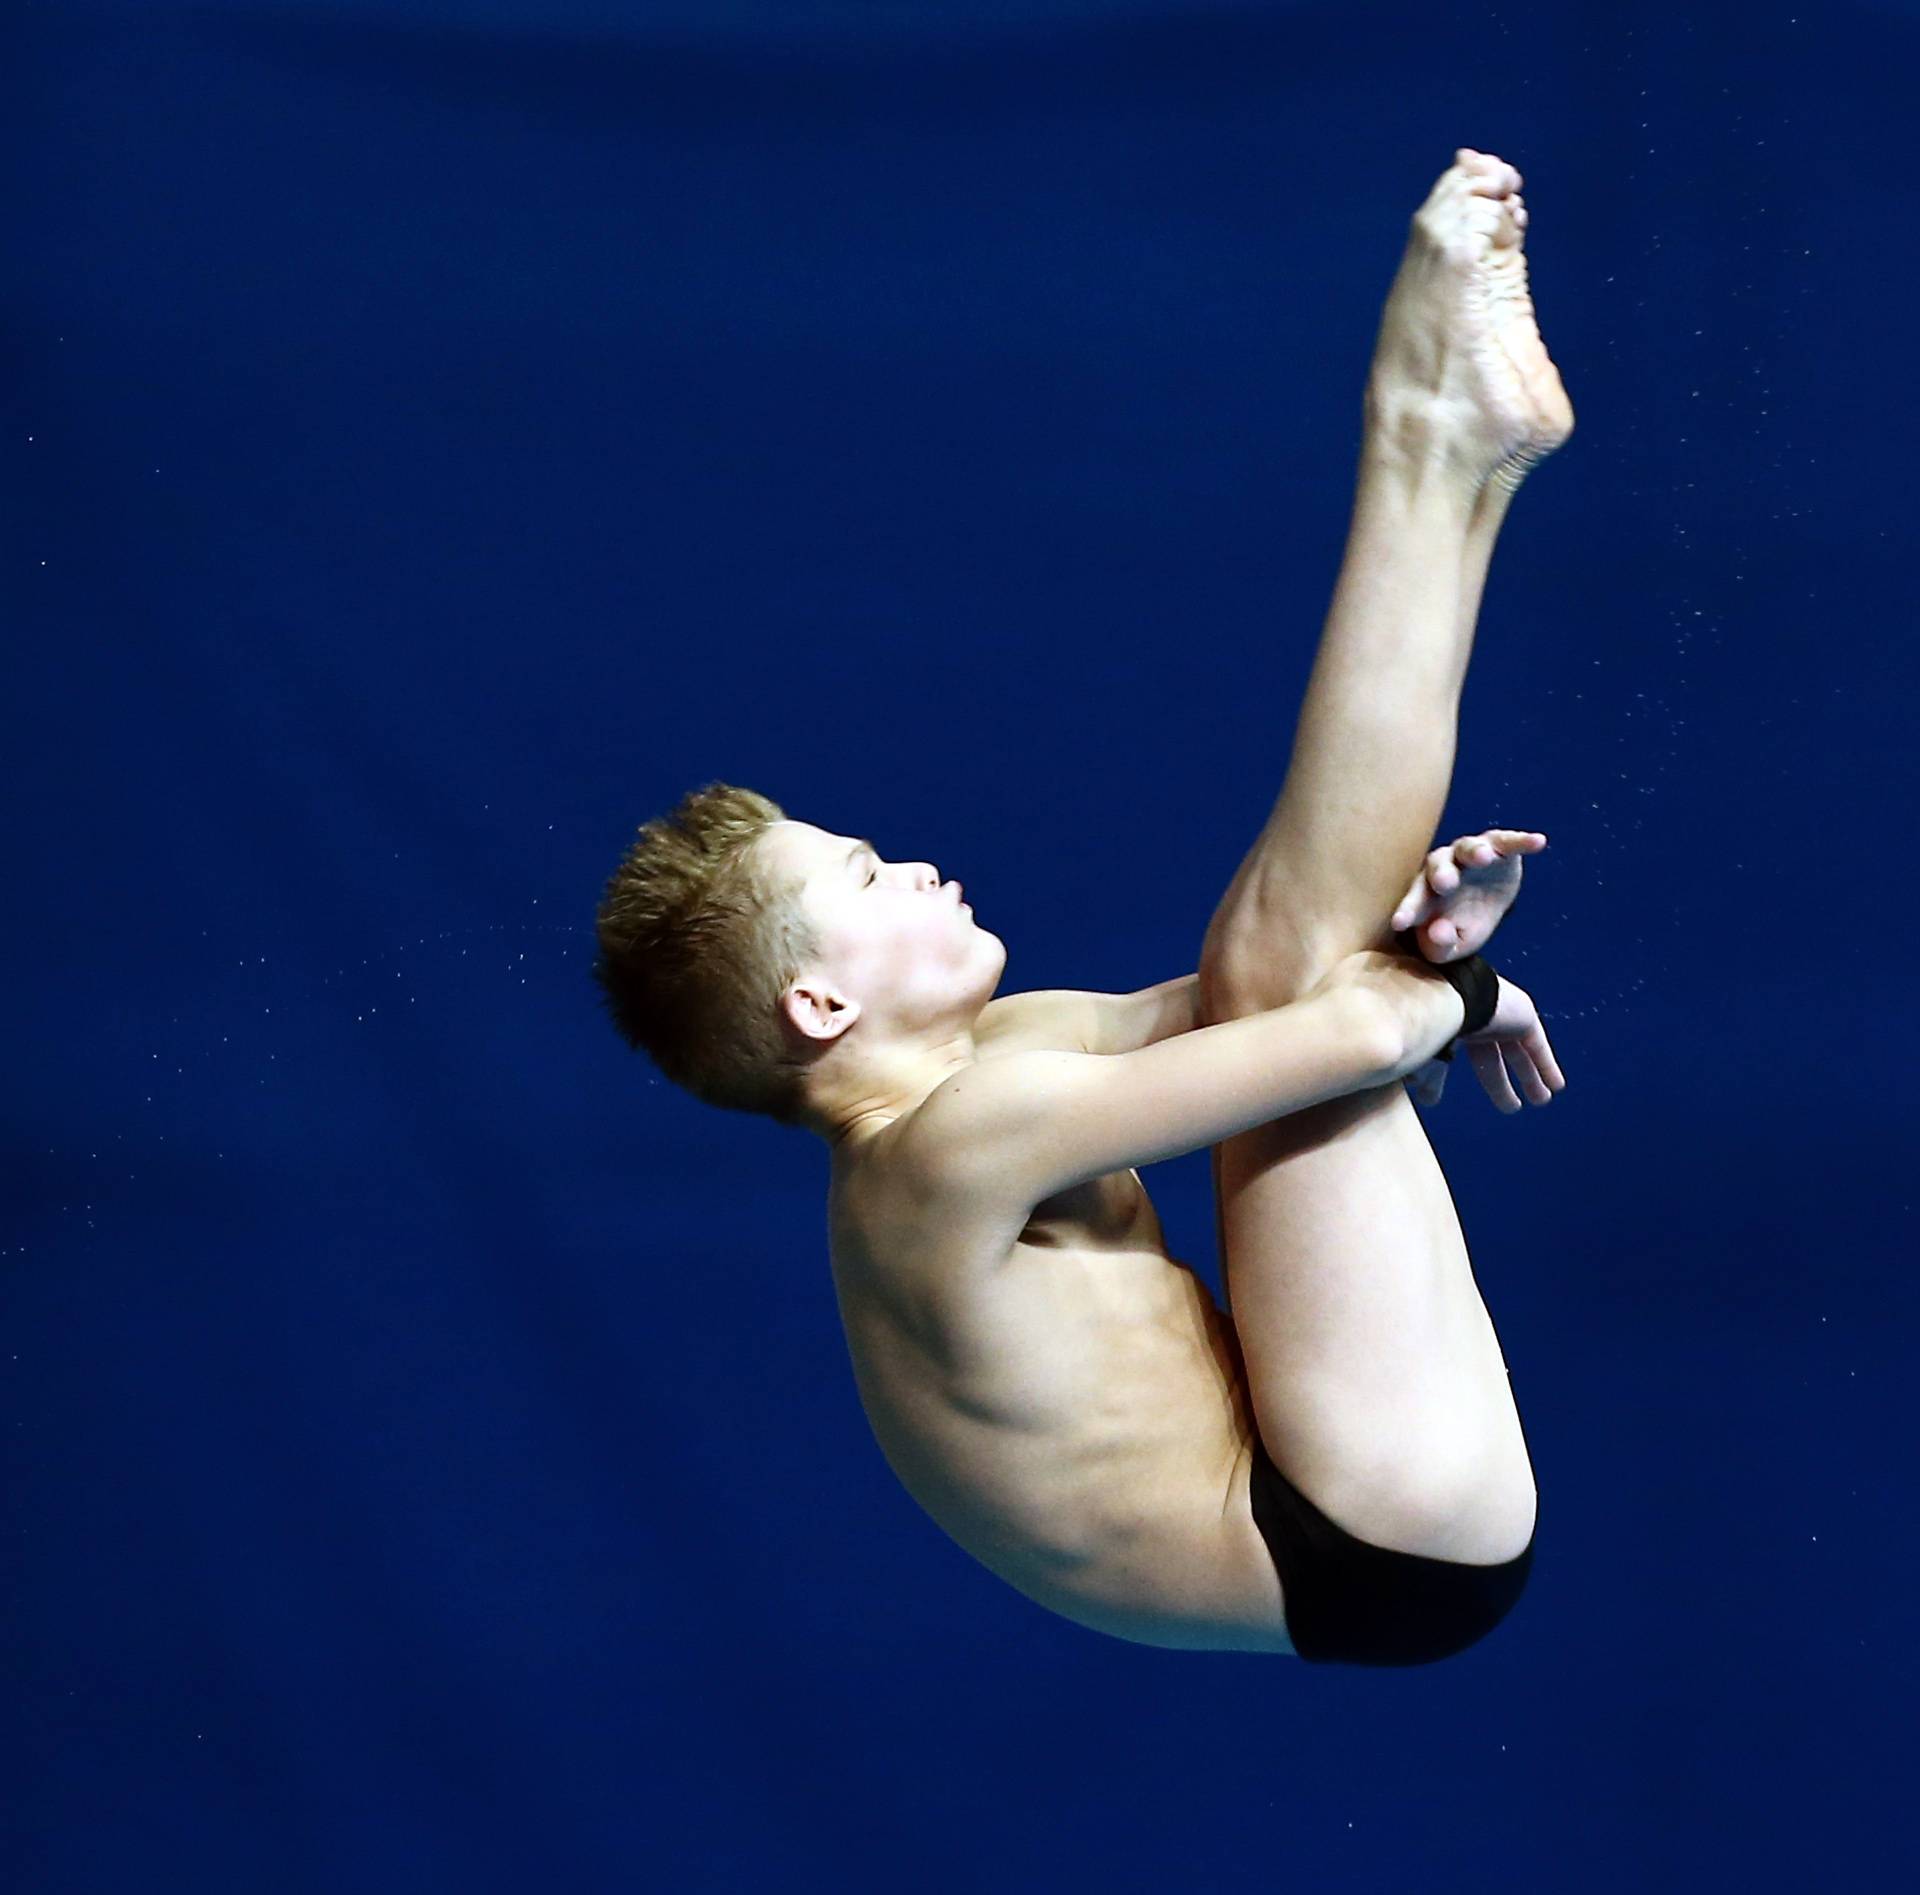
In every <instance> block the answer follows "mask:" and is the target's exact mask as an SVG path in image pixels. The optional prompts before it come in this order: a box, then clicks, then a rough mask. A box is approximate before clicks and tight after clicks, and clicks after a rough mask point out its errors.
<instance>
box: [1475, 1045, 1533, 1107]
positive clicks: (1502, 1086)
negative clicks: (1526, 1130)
mask: <svg viewBox="0 0 1920 1895" xmlns="http://www.w3.org/2000/svg"><path fill="white" fill-rule="evenodd" d="M1467 1052H1468V1054H1469V1056H1470V1057H1471V1058H1472V1060H1473V1070H1474V1073H1475V1075H1476V1076H1477V1077H1478V1079H1479V1081H1480V1084H1481V1085H1482V1086H1483V1087H1484V1088H1485V1090H1486V1094H1487V1097H1488V1098H1489V1099H1491V1100H1492V1101H1493V1102H1494V1104H1495V1105H1496V1106H1498V1107H1499V1109H1500V1110H1501V1111H1502V1112H1518V1111H1519V1110H1520V1095H1519V1094H1518V1093H1517V1092H1515V1091H1514V1089H1513V1085H1512V1082H1511V1081H1510V1080H1509V1079H1508V1078H1507V1068H1506V1062H1505V1061H1504V1060H1502V1059H1501V1057H1500V1047H1499V1043H1498V1042H1497V1041H1494V1040H1478V1041H1472V1040H1470V1041H1468V1043H1467Z"/></svg>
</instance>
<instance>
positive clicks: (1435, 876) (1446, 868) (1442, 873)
mask: <svg viewBox="0 0 1920 1895" xmlns="http://www.w3.org/2000/svg"><path fill="white" fill-rule="evenodd" d="M1427 881H1428V884H1429V885H1430V886H1431V887H1432V889H1433V892H1434V893H1435V894H1436V895H1446V894H1450V893H1451V892H1452V891H1453V890H1454V889H1456V888H1458V887H1459V886H1460V871H1459V870H1458V869H1457V868H1455V867H1454V865H1453V851H1452V850H1451V849H1435V850H1434V851H1433V853H1432V854H1431V855H1429V856H1428V857H1427Z"/></svg>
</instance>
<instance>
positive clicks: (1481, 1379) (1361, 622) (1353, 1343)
mask: <svg viewBox="0 0 1920 1895" xmlns="http://www.w3.org/2000/svg"><path fill="white" fill-rule="evenodd" d="M1489 167H1491V169H1490V168H1489ZM1463 180H1464V182H1463ZM1517 182H1518V179H1517V174H1514V173H1512V172H1511V168H1510V167H1506V166H1502V165H1500V164H1499V161H1497V160H1482V161H1479V162H1478V163H1477V164H1476V163H1468V164H1464V165H1462V166H1458V167H1456V170H1455V172H1451V173H1449V174H1448V178H1446V179H1443V180H1442V183H1441V185H1440V186H1438V187H1436V191H1435V194H1434V197H1433V198H1432V199H1430V200H1429V204H1428V207H1427V209H1426V211H1423V213H1422V215H1423V217H1425V216H1427V214H1428V212H1433V213H1434V218H1433V224H1434V227H1435V228H1440V229H1441V237H1442V238H1443V239H1444V237H1445V231H1444V228H1441V227H1443V226H1445V224H1446V220H1447V219H1448V218H1454V219H1456V221H1457V220H1459V219H1461V218H1470V219H1480V218H1481V211H1480V210H1479V209H1476V208H1473V207H1471V206H1463V200H1464V199H1466V198H1469V197H1474V198H1480V197H1484V198H1490V199H1492V200H1493V208H1494V210H1496V211H1498V209H1499V204H1500V200H1502V199H1509V198H1513V197H1515V196H1516V192H1517ZM1449 191H1451V192H1452V193H1453V195H1452V197H1451V198H1448V197H1447V196H1446V193H1447V192H1449ZM1436 205H1438V210H1437V211H1436V210H1435V206H1436ZM1514 222H1515V220H1514V218H1513V216H1512V213H1511V210H1510V209H1509V210H1508V211H1507V212H1506V213H1504V214H1503V219H1502V221H1501V222H1500V224H1499V225H1498V227H1497V232H1496V234H1504V235H1505V236H1506V237H1507V238H1508V239H1509V240H1511V241H1517V239H1516V238H1514V236H1513V231H1514ZM1419 223H1420V220H1416V241H1415V244H1414V245H1413V246H1412V247H1410V250H1409V257H1408V260H1407V262H1406V263H1404V264H1403V266H1402V271H1401V275H1400V277H1399V278H1398V279H1396V284H1395V291H1394V295H1393V297H1391V298H1390V299H1389V304H1388V310H1387V316H1386V320H1385V322H1384V323H1383V327H1382V335H1381V342H1380V347H1379V349H1378V351H1377V352H1376V363H1375V370H1374V378H1373V381H1372V382H1371V383H1370V387H1369V401H1368V428H1367V434H1366V439H1365V443H1364V445H1363V449H1362V455H1361V469H1360V481H1359V492H1358V495H1357V499H1356V504H1355V510H1354V520H1353V527H1352V531H1351V534H1350V536H1349V539H1348V543H1347V549H1346V556H1345V561H1344V564H1343V566H1342V569H1341V573H1340V578H1339V582H1338V585H1337V587H1336V589H1335V594H1334V600H1333V605H1332V609H1331V611H1330V613H1329V616H1328V620H1327V624H1326V629H1325V631H1324V633H1323V635H1322V640H1321V645H1320V649H1319V653H1318V655H1317V657H1316V660H1315V664H1314V668H1313V672H1312V675H1311V677H1310V680H1309V683H1308V689H1307V696H1306V701H1305V703H1304V705H1303V707H1302V710H1301V714H1300V719H1299V724H1298V728H1297V732H1296V737H1295V743H1294V749H1293V754H1292V757H1291V760H1290V762H1289V766H1288V770H1287V776H1286V780H1285V783H1284V785H1283V787H1282V790H1281V793H1280V797H1279V800H1278V801H1277V803H1276V804H1275V806H1274V809H1273V812H1272V814H1271V816H1270V817H1269V818H1268V820H1267V823H1266V825H1265V826H1264V828H1263V829H1262V831H1261V833H1260V835H1259V837H1258V838H1257V839H1256V841H1255V844H1254V846H1253V848H1252V850H1251V851H1250V852H1249V853H1248V855H1247V857H1246V859H1245V861H1244V862H1243V863H1242V864H1241V866H1240V869H1239V871H1238V873H1237V874H1236V875H1235V877H1234V880H1233V883H1232V885H1231V887H1230V888H1229V890H1228V892H1227V895H1226V897H1225V898H1224V899H1223V901H1222V902H1221V904H1220V908H1219V910H1218V912H1217V913H1216V914H1215V916H1214V919H1213V922H1212V924H1211V926H1210V927H1209V929H1208V934H1207V940H1206V945H1205V949H1204V951H1203V955H1202V961H1201V968H1200V993H1201V1004H1202V1009H1203V1017H1204V1018H1206V1019H1208V1020H1216V1019H1226V1018H1231V1017H1234V1016H1236V1015H1238V1014H1241V1013H1245V1012H1248V1011H1252V1010H1255V1009H1259V1008H1266V1007H1273V1006H1281V1005H1285V1004H1286V1003H1287V1002H1288V1001H1290V1000H1293V999H1296V998H1297V997H1298V996H1299V995H1300V994H1301V993H1302V992H1304V991H1305V990H1306V989H1307V988H1309V987H1311V986H1312V985H1313V984H1314V983H1315V982H1316V981H1317V980H1318V979H1319V978H1320V976H1321V974H1322V973H1324V972H1325V971H1326V969H1327V968H1328V967H1329V966H1331V965H1332V963H1333V962H1334V961H1336V960H1338V959H1339V958H1340V957H1342V956H1343V955H1346V954H1349V953H1351V952H1353V951H1354V950H1355V949H1357V948H1361V947H1384V946H1386V945H1387V928H1388V917H1389V916H1390V915H1391V913H1392V909H1393V905H1394V903H1395V901H1396V900H1397V899H1398V898H1399V896H1400V895H1401V894H1402V893H1404V891H1405V889H1406V885H1407V883H1408V881H1409V879H1410V878H1411V876H1412V875H1413V872H1414V870H1415V869H1416V868H1417V866H1418V865H1419V862H1420V860H1421V858H1422V856H1423V855H1424V854H1425V852H1426V850H1427V849H1428V847H1430V846H1431V842H1432V838H1433V835H1434V832H1435V829H1436V827H1437V825H1438V823H1439V820H1440V817H1441V814H1442V811H1443V808H1444V805H1445V802H1446V796H1447V789H1448V785H1449V782H1450V779H1451V775H1452V769H1453V757H1454V747H1455V738H1456V727H1457V722H1458V713H1459V702H1460V692H1461V687H1462V684H1463V681H1464V678H1465V674H1466V668H1467V660H1468V657H1469V655H1470V652H1471V646H1472V640H1473V631H1474V624H1475V620H1476V617H1477V613H1478V607H1479V601H1480V595H1481V589H1482V587H1483V586H1484V583H1485V578H1486V572H1487V565H1488V561H1489V559H1490V557H1491V551H1492V545H1493V541H1494V538H1495V537H1496V536H1497V534H1498V531H1499V527H1500V523H1501V520H1502V518H1503V516H1504V512H1505V508H1506V505H1507V502H1508V500H1509V499H1510V497H1511V492H1512V487H1513V485H1514V479H1513V477H1512V469H1513V467H1514V465H1516V464H1519V465H1524V464H1525V462H1526V461H1527V460H1530V459H1534V458H1538V456H1539V454H1540V453H1542V452H1544V451H1546V447H1547V446H1550V445H1553V444H1554V443H1553V442H1552V440H1551V439H1549V438H1548V437H1550V436H1551V434H1552V433H1553V431H1554V428H1555V427H1557V426H1558V425H1559V424H1558V422H1557V420H1556V418H1555V417H1554V416H1552V415H1549V416H1547V417H1546V418H1545V419H1544V420H1541V419H1540V418H1539V416H1538V414H1537V412H1536V416H1535V424H1536V425H1534V427H1533V431H1532V433H1531V434H1528V433H1527V432H1526V430H1525V429H1521V430H1519V432H1518V434H1516V433H1515V427H1514V424H1513V422H1512V420H1511V418H1510V417H1503V416H1501V415H1499V414H1493V415H1492V417H1491V418H1489V413H1488V411H1489V410H1490V409H1492V408H1495V407H1497V405H1498V404H1497V403H1495V402H1494V401H1493V400H1492V398H1491V397H1488V396H1486V395H1485V394H1484V391H1482V392H1480V393H1478V394H1476V393H1475V390H1474V388H1473V387H1464V388H1463V386H1462V385H1461V384H1459V383H1457V382H1447V383H1446V385H1445V386H1444V387H1440V386H1439V385H1438V384H1437V383H1436V384H1435V386H1433V387H1427V386H1426V385H1425V384H1422V383H1420V382H1419V380H1418V377H1417V375H1416V374H1415V373H1414V371H1413V370H1412V369H1410V368H1409V367H1408V364H1409V363H1410V362H1413V361H1415V360H1428V361H1441V362H1445V361H1451V360H1456V359H1459V358H1464V357H1468V356H1469V355H1470V354H1471V351H1469V350H1468V349H1466V348H1464V347H1461V348H1437V349H1436V348H1427V349H1426V350H1425V351H1424V354H1423V349H1422V343H1421V336H1422V333H1423V330H1422V325H1425V328H1426V329H1427V330H1431V329H1433V328H1435V327H1436V326H1437V327H1440V328H1445V327H1446V325H1448V324H1453V325H1454V326H1455V327H1456V328H1459V327H1460V326H1462V325H1464V324H1466V323H1468V322H1469V321H1471V320H1473V319H1475V311H1474V310H1473V309H1470V308H1468V307H1467V305H1466V304H1464V303H1460V302H1458V301H1455V302H1449V301H1448V300H1447V298H1448V295H1449V293H1450V284H1449V279H1448V276H1447V271H1448V270H1450V269H1458V270H1469V269H1471V267H1473V266H1472V259H1471V256H1470V254H1469V252H1470V249H1471V246H1461V247H1460V248H1459V249H1457V250H1455V249H1447V248H1444V246H1443V247H1442V251H1441V253H1440V255H1439V260H1438V261H1436V260H1435V244H1436V242H1439V241H1440V240H1438V239H1434V236H1433V230H1431V229H1430V230H1429V231H1428V232H1427V236H1426V238H1424V239H1423V237H1422V234H1421V231H1420V228H1419ZM1474 228H1476V229H1483V224H1482V223H1475V224H1474ZM1423 242H1425V243H1426V244H1427V248H1426V250H1424V251H1423V250H1422V248H1421V245H1422V243H1423ZM1463 309H1464V310H1465V311H1466V313H1465V314H1462V313H1461V311H1462V310H1463ZM1526 320H1527V327H1528V328H1529V329H1530V328H1531V305H1530V304H1528V305H1527V306H1526ZM1428 341H1429V342H1430V341H1431V337H1429V338H1428ZM1535 342H1536V345H1537V336H1536V337H1535ZM1544 362H1545V354H1544V350H1540V351H1539V356H1538V362H1535V363H1533V364H1532V366H1531V367H1530V369H1529V371H1528V373H1529V374H1530V375H1531V376H1532V378H1533V382H1534V384H1536V385H1537V384H1538V383H1539V381H1540V374H1541V371H1540V369H1539V366H1538V364H1539V363H1544ZM1485 372H1486V371H1485V364H1484V361H1478V362H1477V364H1476V367H1475V369H1474V373H1477V374H1480V375H1482V376H1484V374H1485ZM1441 373H1442V371H1441V370H1438V369H1436V370H1434V374H1435V375H1436V376H1438V375H1441ZM1459 373H1462V374H1464V373H1466V371H1459ZM1545 374H1546V375H1547V376H1551V378H1552V388H1553V389H1555V390H1557V389H1558V378H1557V376H1553V375H1552V370H1551V364H1550V363H1547V364H1546V367H1545ZM1423 389H1424V395H1425V397H1430V398H1431V399H1426V398H1423V396H1422V390H1423ZM1558 399H1559V401H1560V403H1561V404H1562V405H1564V401H1565V397H1564V393H1561V394H1560V395H1559V398H1558ZM1463 415H1464V416H1465V417H1466V418H1465V419H1464V420H1463V419H1462V418H1461V417H1462V416H1463ZM1570 428H1571V412H1570V410H1569V411H1568V413H1567V419H1566V422H1565V427H1564V428H1563V429H1561V438H1564V433H1565V432H1566V431H1568V430H1570ZM1476 454H1478V455H1480V456H1482V457H1484V459H1483V464H1482V465H1481V466H1480V467H1479V469H1478V477H1477V478H1476V477H1475V464H1474V463H1475V455H1476ZM1515 456H1518V457H1519V460H1518V461H1517V462H1516V460H1515V458H1514V457H1515ZM1496 476H1497V477H1496ZM1214 1180H1215V1195H1216V1209H1217V1213H1218V1217H1219V1228H1220V1236H1221V1244H1222V1251H1223V1256H1224V1261H1225V1270H1226V1277H1227V1285H1228V1298H1229V1303H1230V1307H1231V1311H1232V1315H1233V1319H1234V1323H1235V1326H1236V1329H1237V1331H1238V1335H1239V1340H1240V1345H1241V1348H1242V1351H1243V1354H1244V1357H1245V1361H1246V1367H1247V1379H1248V1385H1249V1392H1250V1395H1251V1399H1252V1402H1253V1407H1254V1413H1255V1416H1256V1418H1257V1420H1258V1422H1259V1425H1260V1431H1261V1436H1262V1439H1263V1441H1264V1442H1265V1444H1266V1448H1267V1452H1268V1453H1269V1454H1270V1455H1271V1456H1272V1458H1273V1460H1274V1461H1275V1463H1276V1464H1277V1465H1278V1466H1279V1467H1280V1468H1281V1470H1282V1471H1283V1472H1284V1473H1285V1474H1286V1475H1287V1477H1288V1478H1289V1479H1290V1480H1291V1481H1293V1482H1294V1483H1295V1484H1296V1485H1297V1486H1298V1487H1299V1488H1300V1489H1301V1490H1302V1491H1303V1492H1304V1493H1306V1494H1307V1495H1308V1496H1309V1497H1310V1498H1311V1499H1312V1500H1313V1501H1314V1502H1315V1503H1316V1504H1317V1505H1318V1506H1319V1507H1320V1508H1321V1509H1322V1511H1324V1512H1325V1513H1326V1514H1327V1515H1328V1516H1329V1517H1330V1518H1331V1519H1333V1520H1334V1521H1336V1522H1337V1523H1338V1524H1339V1525H1341V1526H1343V1527H1345V1528H1346V1529H1347V1530H1348V1531H1349V1532H1350V1533H1353V1534H1355V1535H1357V1536H1359V1537H1360V1538H1362V1539H1365V1540H1369V1541H1371V1542H1373V1543H1374V1544H1376V1545H1379V1546H1384V1547H1388V1548H1391V1549H1393V1550H1395V1551H1399V1552H1409V1553H1419V1554H1425V1555H1427V1556H1429V1557H1432V1558H1438V1559H1450V1560H1461V1561H1466V1562H1469V1563H1475V1564H1492V1563H1496V1562H1498V1561H1501V1560H1505V1559H1508V1558H1511V1557H1512V1556H1513V1555H1514V1554H1516V1553H1518V1552H1519V1551H1520V1550H1521V1548H1522V1547H1524V1546H1525V1544H1526V1542H1527V1540H1528V1538H1529V1537H1530V1535H1531V1532H1532V1526H1533V1515H1534V1489H1533V1478H1532V1469H1531V1467H1530V1465H1529V1462H1528V1457H1527V1451H1526V1444H1525V1440H1524V1438H1523V1436H1522V1433H1521V1429H1520V1423H1519V1418H1518V1416H1517V1414H1516V1412H1515V1410H1514V1405H1513V1400H1512V1396H1511V1393H1510V1391H1509V1389H1508V1385H1507V1375H1506V1368H1505V1364H1504V1361H1503V1359H1502V1356H1501V1352H1500V1347H1499V1342H1498V1339H1497V1338H1496V1336H1495V1334H1494V1330H1493V1325H1492V1322H1491V1320H1490V1319H1489V1317H1488V1315H1487V1311H1486V1306H1485V1304H1484V1303H1483V1302H1482V1300H1481V1298H1480V1294H1479V1291H1478V1288H1477V1286H1476V1285H1475V1282H1474V1278H1473V1272H1472V1268H1471V1266H1470V1263H1469V1260H1468V1256H1467V1250H1466V1244H1465V1241H1464V1239H1463V1237H1462V1235H1461V1230H1460V1224H1459V1219H1458V1217H1457V1216H1456V1215H1455V1212H1454V1208H1453V1202H1452V1198H1451V1195H1450V1194H1449V1192H1448V1190H1447V1185H1446V1180H1445V1178H1444V1177H1443V1175H1442V1174H1441V1171H1440V1167H1439V1164H1438V1161H1437V1160H1436V1159H1435V1157H1434V1153H1433V1150H1432V1147H1431V1145H1430V1144H1429V1143H1428V1141H1427V1137H1426V1133H1425V1130H1424V1129H1423V1127H1422V1126H1421V1124H1420V1122H1419V1118H1418V1115H1417V1114H1416V1112H1415V1110H1414V1107H1413V1105H1412V1103H1411V1101H1410V1100H1409V1099H1408V1098H1407V1096H1406V1092H1405V1089H1404V1087H1402V1086H1401V1085H1399V1084H1398V1083H1396V1084H1394V1085H1392V1086H1389V1087H1384V1088H1381V1089H1379V1090H1377V1091H1372V1092H1365V1093H1359V1094H1354V1095H1351V1096H1349V1097H1347V1098H1343V1099H1339V1100H1335V1101H1332V1102H1330V1103H1328V1104H1326V1105H1324V1106H1319V1107H1315V1108H1313V1109H1312V1110H1310V1111H1307V1112H1302V1113H1297V1114H1295V1115H1293V1116H1291V1117H1289V1118H1286V1119H1282V1120H1279V1121H1277V1122H1276V1123H1274V1124H1271V1125H1267V1126H1262V1127H1259V1128H1256V1129H1255V1130H1253V1131H1250V1132H1247V1133H1244V1134H1242V1135H1241V1136H1239V1137H1237V1138H1234V1139H1230V1140H1228V1141H1226V1142H1225V1143H1224V1144H1223V1145H1221V1146H1220V1147H1218V1148H1217V1149H1216V1151H1215V1154H1214Z"/></svg>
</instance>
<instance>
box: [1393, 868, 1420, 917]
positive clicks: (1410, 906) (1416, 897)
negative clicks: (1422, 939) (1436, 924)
mask: <svg viewBox="0 0 1920 1895" xmlns="http://www.w3.org/2000/svg"><path fill="white" fill-rule="evenodd" d="M1427 914H1428V907H1427V871H1426V869H1425V868H1424V867H1423V868H1422V869H1421V871H1420V873H1419V874H1418V875H1416V876H1415V877H1414V878H1413V882H1412V884H1411V885H1410V886H1409V888H1408V889H1407V892H1406V893H1405V894H1404V895H1402V896H1401V897H1400V906H1399V907H1398V908H1396V909H1395V910H1394V911H1393V928H1394V931H1395V932H1396V933H1398V932H1399V931H1400V930H1401V929H1402V928H1412V927H1417V926H1418V925H1419V924H1420V923H1421V922H1422V921H1424V920H1426V918H1427Z"/></svg>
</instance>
